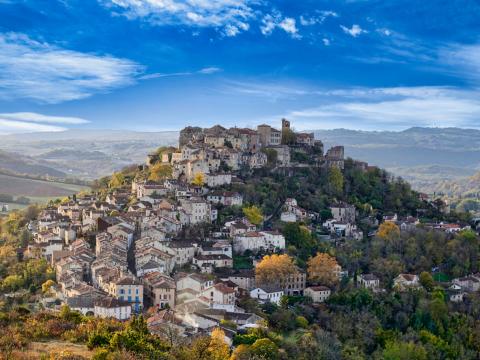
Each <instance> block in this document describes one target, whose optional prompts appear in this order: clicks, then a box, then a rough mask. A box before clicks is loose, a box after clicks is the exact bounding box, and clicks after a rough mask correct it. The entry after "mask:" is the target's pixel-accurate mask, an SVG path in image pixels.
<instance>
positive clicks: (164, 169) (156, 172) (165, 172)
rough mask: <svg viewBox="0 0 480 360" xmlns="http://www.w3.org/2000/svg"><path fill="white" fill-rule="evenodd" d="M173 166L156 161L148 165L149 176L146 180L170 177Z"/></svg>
mask: <svg viewBox="0 0 480 360" xmlns="http://www.w3.org/2000/svg"><path fill="white" fill-rule="evenodd" d="M172 173H173V168H172V166H171V165H168V164H162V163H156V164H155V165H153V166H152V167H150V176H149V177H148V180H151V181H161V180H165V179H168V178H171V177H172Z"/></svg>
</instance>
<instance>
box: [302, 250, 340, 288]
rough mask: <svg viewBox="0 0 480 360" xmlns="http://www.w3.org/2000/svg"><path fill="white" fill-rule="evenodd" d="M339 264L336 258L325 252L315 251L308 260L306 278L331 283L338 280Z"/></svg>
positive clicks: (316, 281)
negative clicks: (315, 253) (314, 254)
mask: <svg viewBox="0 0 480 360" xmlns="http://www.w3.org/2000/svg"><path fill="white" fill-rule="evenodd" d="M339 271H340V266H339V265H338V263H337V260H336V259H335V258H334V257H333V256H330V255H329V254H327V253H317V255H316V256H314V257H312V258H310V260H308V269H307V272H308V279H309V280H310V281H312V282H315V283H319V284H325V285H332V284H335V283H336V282H338V280H339V277H340V276H339V275H340V274H339Z"/></svg>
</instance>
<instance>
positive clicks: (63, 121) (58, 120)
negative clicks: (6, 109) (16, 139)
mask: <svg viewBox="0 0 480 360" xmlns="http://www.w3.org/2000/svg"><path fill="white" fill-rule="evenodd" d="M88 123H90V121H89V120H86V119H82V118H78V117H69V116H51V115H43V114H38V113H32V112H17V113H3V114H0V133H3V134H5V133H7V134H8V133H26V132H45V131H49V132H51V131H54V132H56V131H64V130H67V128H66V127H65V126H67V125H83V124H88Z"/></svg>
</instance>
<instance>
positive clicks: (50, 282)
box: [42, 280, 55, 293]
mask: <svg viewBox="0 0 480 360" xmlns="http://www.w3.org/2000/svg"><path fill="white" fill-rule="evenodd" d="M53 285H55V281H53V280H47V281H45V282H44V283H43V284H42V292H43V293H47V292H49V291H50V288H51V287H52V286H53Z"/></svg>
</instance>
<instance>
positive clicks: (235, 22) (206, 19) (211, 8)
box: [99, 0, 258, 36]
mask: <svg viewBox="0 0 480 360" xmlns="http://www.w3.org/2000/svg"><path fill="white" fill-rule="evenodd" d="M99 2H100V3H102V4H103V5H105V6H106V7H108V8H110V9H111V10H112V11H113V12H114V13H115V14H120V15H123V16H126V17H127V18H129V19H136V18H141V19H145V20H146V21H148V22H150V23H151V24H154V25H187V26H191V27H212V28H223V29H224V33H225V34H226V35H227V36H236V35H237V34H239V33H240V32H241V31H246V30H248V28H249V26H248V22H249V20H250V19H252V18H254V17H255V11H254V9H253V8H252V6H253V5H254V4H257V3H258V2H257V1H253V0H186V1H185V0H99Z"/></svg>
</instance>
